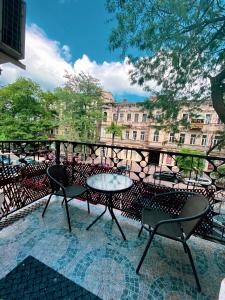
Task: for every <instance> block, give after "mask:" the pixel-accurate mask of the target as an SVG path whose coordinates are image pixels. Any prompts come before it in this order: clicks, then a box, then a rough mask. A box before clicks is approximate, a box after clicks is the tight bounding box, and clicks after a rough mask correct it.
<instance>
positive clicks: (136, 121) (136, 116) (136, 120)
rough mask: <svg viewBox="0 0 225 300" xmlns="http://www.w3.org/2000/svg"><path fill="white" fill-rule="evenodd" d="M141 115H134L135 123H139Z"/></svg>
mask: <svg viewBox="0 0 225 300" xmlns="http://www.w3.org/2000/svg"><path fill="white" fill-rule="evenodd" d="M138 117H139V114H134V123H138Z"/></svg>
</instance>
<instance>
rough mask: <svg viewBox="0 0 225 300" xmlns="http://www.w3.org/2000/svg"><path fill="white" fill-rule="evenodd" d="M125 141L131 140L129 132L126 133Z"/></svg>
mask: <svg viewBox="0 0 225 300" xmlns="http://www.w3.org/2000/svg"><path fill="white" fill-rule="evenodd" d="M125 139H126V140H129V131H128V130H126V132H125Z"/></svg>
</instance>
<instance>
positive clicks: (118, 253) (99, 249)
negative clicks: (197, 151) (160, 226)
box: [0, 141, 225, 299]
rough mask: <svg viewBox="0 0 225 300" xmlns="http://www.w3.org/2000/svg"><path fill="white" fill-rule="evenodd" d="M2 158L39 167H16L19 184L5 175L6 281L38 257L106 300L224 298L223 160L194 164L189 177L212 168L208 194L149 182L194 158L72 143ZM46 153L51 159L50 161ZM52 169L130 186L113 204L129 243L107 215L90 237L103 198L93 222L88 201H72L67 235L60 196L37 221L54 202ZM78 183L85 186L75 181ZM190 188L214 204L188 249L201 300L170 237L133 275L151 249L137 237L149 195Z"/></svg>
mask: <svg viewBox="0 0 225 300" xmlns="http://www.w3.org/2000/svg"><path fill="white" fill-rule="evenodd" d="M0 149H1V152H6V151H7V153H15V154H16V155H17V156H18V157H19V156H25V155H27V156H28V155H29V156H32V157H33V158H34V160H35V161H36V163H35V164H28V165H26V164H20V165H15V163H13V164H14V167H13V169H15V170H16V172H15V173H13V174H14V175H13V176H11V177H10V176H9V177H8V180H6V178H5V177H4V176H5V175H4V176H3V175H2V176H1V177H0V184H1V188H2V189H3V194H2V198H0V199H1V200H2V201H1V200H0V201H1V202H2V206H1V221H0V226H1V228H2V230H1V231H0V244H1V250H2V251H1V255H0V260H1V270H0V277H1V278H2V277H3V276H5V275H6V274H7V273H8V272H9V271H11V270H12V269H13V268H14V267H16V266H17V265H18V264H19V263H20V262H21V261H23V260H24V258H25V257H27V256H28V255H32V256H33V257H35V258H37V259H38V260H40V261H42V262H43V263H45V264H46V265H48V266H50V267H51V268H52V269H54V270H56V271H57V272H59V273H61V274H63V275H64V276H65V277H67V278H69V279H71V280H72V281H73V282H76V283H77V284H79V285H81V286H83V287H84V288H85V289H87V290H89V291H91V292H92V293H94V294H95V295H98V296H99V297H100V298H102V299H160V297H162V298H164V299H166V298H168V297H169V298H171V299H175V298H176V299H184V298H189V299H196V298H199V299H206V298H208V299H217V298H218V293H219V288H220V283H221V280H222V278H223V277H224V268H225V257H224V245H223V243H224V235H223V230H224V229H223V228H224V227H222V224H223V223H224V221H225V218H224V215H223V213H224V211H223V199H224V187H223V186H222V187H221V185H220V186H218V187H217V185H216V183H217V180H218V176H219V175H218V174H215V173H216V170H217V167H218V166H221V165H223V164H224V163H225V158H221V157H220V158H217V157H204V156H197V155H192V156H191V158H192V162H193V168H194V162H196V161H195V160H194V159H195V158H199V159H203V160H204V161H205V164H206V162H210V166H211V167H210V170H208V168H207V166H205V170H204V174H205V176H208V177H210V178H211V180H212V184H211V186H207V187H206V186H205V187H204V186H198V185H195V184H193V185H189V184H184V183H183V182H177V183H176V182H167V181H163V180H161V179H160V178H159V179H157V178H154V177H153V174H154V172H155V171H160V170H164V169H166V168H167V169H172V170H173V171H175V169H176V170H177V166H176V164H177V159H176V158H177V157H178V156H179V157H182V158H183V159H185V158H187V157H190V155H187V154H180V153H173V152H170V153H169V152H167V153H166V152H163V151H156V150H147V149H135V148H124V147H118V146H108V145H101V144H88V143H78V142H71V141H54V142H52V141H20V142H18V141H9V142H4V141H1V142H0ZM50 149H52V150H50ZM48 152H51V153H52V154H53V155H52V156H47V154H48ZM166 157H167V159H166ZM168 157H170V158H171V159H170V163H169V166H167V164H166V163H165V161H168ZM54 161H56V162H57V163H59V162H61V163H63V164H66V165H67V166H68V168H70V169H71V172H73V169H78V170H80V171H82V173H84V174H86V175H87V176H89V175H91V174H97V173H102V172H110V173H120V174H121V173H122V174H124V175H126V176H129V177H130V178H132V179H133V181H134V186H133V188H132V190H131V191H128V192H126V193H125V194H124V195H118V196H117V197H116V199H114V201H113V206H114V208H115V212H116V216H117V218H118V219H119V222H120V224H121V226H122V228H123V231H124V232H125V234H126V237H127V240H126V241H124V240H123V239H122V238H121V235H120V232H119V231H118V228H117V227H116V225H115V224H114V223H113V222H112V220H111V218H110V217H109V215H108V214H106V215H105V216H104V218H103V219H101V220H100V221H99V222H98V223H97V224H96V225H95V226H94V227H92V228H91V229H90V230H89V231H86V230H85V228H86V227H87V226H88V225H89V224H90V223H91V222H92V221H93V219H94V218H95V217H96V216H97V215H99V214H100V213H101V212H102V211H103V205H102V204H104V203H105V199H104V196H102V195H99V194H96V193H93V194H92V197H91V199H92V203H91V205H90V206H91V212H90V214H88V212H87V207H86V202H85V200H86V199H82V198H79V199H75V200H74V201H71V202H70V216H71V223H72V231H71V233H70V232H69V231H68V225H67V219H66V214H65V209H64V207H62V206H61V198H60V197H55V198H54V199H53V201H52V202H50V205H49V207H48V210H47V212H46V215H45V217H44V218H42V217H41V213H42V211H43V205H44V204H45V203H46V199H47V197H46V196H47V195H48V194H49V183H48V181H47V180H46V173H45V172H46V167H47V166H48V165H51V164H53V163H54ZM190 161H191V160H190ZM173 162H174V164H173ZM120 166H127V168H121V167H120ZM128 166H129V167H128ZM195 167H196V166H195ZM4 168H6V169H7V168H9V169H12V168H10V167H7V166H4ZM180 171H182V170H180ZM213 172H214V173H213ZM212 173H213V174H212ZM10 174H12V173H10ZM71 174H72V173H71ZM210 175H212V176H210ZM213 175H214V176H213ZM191 176H193V174H190V177H191ZM201 176H203V175H201ZM221 177H222V176H221ZM74 180H75V181H76V180H78V181H79V180H80V179H79V178H77V177H76V178H74ZM187 189H188V190H192V191H193V190H194V191H196V192H199V193H202V194H204V195H206V196H207V197H208V199H209V201H210V204H211V209H210V213H209V215H208V216H207V218H206V219H205V220H204V222H203V224H201V227H199V228H198V230H197V231H196V235H195V236H194V237H192V238H191V240H190V241H189V245H190V247H191V249H192V252H193V256H194V260H195V262H196V267H197V270H198V274H199V278H200V282H201V285H202V293H198V292H197V289H196V284H195V281H194V278H193V275H192V270H191V267H190V265H189V261H188V258H187V257H186V255H184V251H183V249H182V246H181V245H179V244H178V243H175V242H172V241H170V240H168V239H165V238H161V237H157V238H156V239H155V240H154V243H153V245H152V246H151V250H150V251H149V252H148V254H147V257H146V260H145V262H144V264H143V267H142V269H141V272H140V275H137V274H136V273H135V268H136V267H137V264H138V262H139V260H140V257H141V255H142V252H143V250H144V247H145V245H146V243H147V241H148V235H147V233H143V234H142V236H141V237H140V238H138V237H137V235H138V232H139V229H140V217H141V210H142V208H143V207H144V206H149V205H151V204H150V203H149V202H148V199H149V198H150V197H151V195H152V194H157V193H163V192H166V191H171V190H187ZM146 199H147V200H146ZM167 205H170V204H168V203H167ZM168 207H169V206H167V208H168ZM213 240H216V241H217V242H218V241H219V243H214V242H213Z"/></svg>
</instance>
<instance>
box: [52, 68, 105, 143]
mask: <svg viewBox="0 0 225 300" xmlns="http://www.w3.org/2000/svg"><path fill="white" fill-rule="evenodd" d="M65 77H66V78H67V82H66V85H65V88H58V89H56V91H55V95H56V96H57V99H58V100H57V102H56V107H57V110H58V112H59V125H61V126H63V127H64V128H65V129H66V133H65V134H64V135H63V137H62V138H64V139H72V140H78V141H89V142H90V141H92V142H94V141H97V139H98V126H99V122H100V121H101V120H102V117H103V116H102V98H101V95H102V90H101V87H100V84H99V81H98V80H97V79H95V78H93V77H92V76H90V75H86V74H84V73H81V74H79V75H70V74H66V76H65Z"/></svg>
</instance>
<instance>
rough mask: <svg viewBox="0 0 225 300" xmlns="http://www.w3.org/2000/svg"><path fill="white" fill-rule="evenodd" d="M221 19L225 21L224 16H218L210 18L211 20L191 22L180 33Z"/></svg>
mask: <svg viewBox="0 0 225 300" xmlns="http://www.w3.org/2000/svg"><path fill="white" fill-rule="evenodd" d="M222 21H225V16H223V17H218V18H214V19H211V20H205V21H203V22H201V23H195V24H192V25H190V26H187V27H186V28H185V29H184V30H183V31H181V33H187V32H189V31H191V30H193V29H195V28H198V27H201V26H203V27H204V26H207V25H209V24H213V23H217V22H222Z"/></svg>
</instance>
